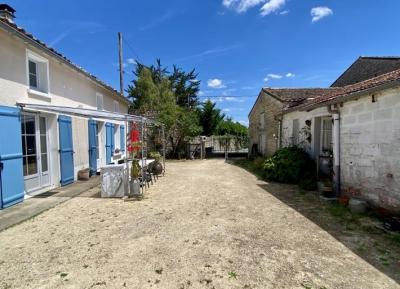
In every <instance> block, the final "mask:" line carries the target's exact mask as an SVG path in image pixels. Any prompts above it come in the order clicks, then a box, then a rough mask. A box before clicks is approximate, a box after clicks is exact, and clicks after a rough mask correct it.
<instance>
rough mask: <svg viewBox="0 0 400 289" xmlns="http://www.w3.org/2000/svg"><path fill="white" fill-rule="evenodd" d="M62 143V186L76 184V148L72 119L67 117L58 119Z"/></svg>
mask: <svg viewBox="0 0 400 289" xmlns="http://www.w3.org/2000/svg"><path fill="white" fill-rule="evenodd" d="M58 134H59V143H60V169H61V181H60V183H61V186H65V185H68V184H71V183H73V182H74V148H73V141H72V118H71V117H70V116H66V115H60V116H59V117H58Z"/></svg>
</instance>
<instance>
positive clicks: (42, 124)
mask: <svg viewBox="0 0 400 289" xmlns="http://www.w3.org/2000/svg"><path fill="white" fill-rule="evenodd" d="M39 127H40V134H46V118H44V117H43V116H41V117H39Z"/></svg>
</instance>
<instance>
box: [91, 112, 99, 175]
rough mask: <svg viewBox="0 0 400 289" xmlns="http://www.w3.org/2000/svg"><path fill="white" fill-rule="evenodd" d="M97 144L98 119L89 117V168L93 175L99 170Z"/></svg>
mask: <svg viewBox="0 0 400 289" xmlns="http://www.w3.org/2000/svg"><path fill="white" fill-rule="evenodd" d="M97 146H98V144H97V126H96V121H95V120H92V119H89V169H90V175H91V176H92V175H95V174H96V172H97Z"/></svg>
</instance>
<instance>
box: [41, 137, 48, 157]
mask: <svg viewBox="0 0 400 289" xmlns="http://www.w3.org/2000/svg"><path fill="white" fill-rule="evenodd" d="M40 150H41V153H42V154H46V153H47V139H46V135H41V136H40Z"/></svg>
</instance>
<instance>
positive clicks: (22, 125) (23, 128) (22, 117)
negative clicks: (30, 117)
mask: <svg viewBox="0 0 400 289" xmlns="http://www.w3.org/2000/svg"><path fill="white" fill-rule="evenodd" d="M24 119H25V116H24V115H23V114H22V115H21V133H22V134H24V133H25V121H24Z"/></svg>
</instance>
